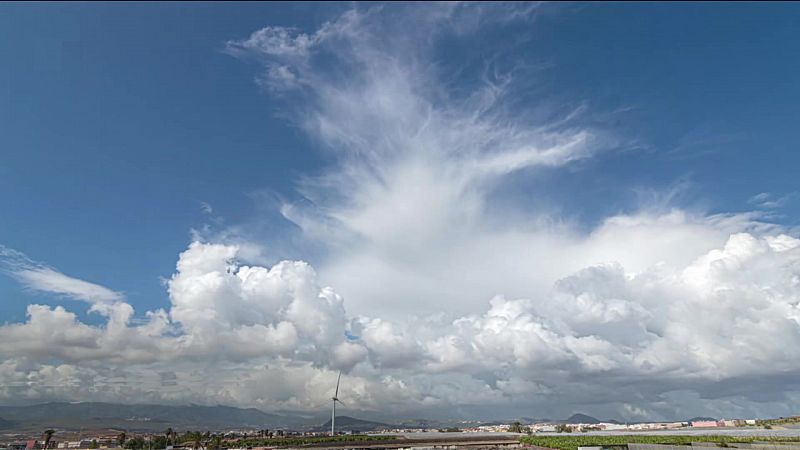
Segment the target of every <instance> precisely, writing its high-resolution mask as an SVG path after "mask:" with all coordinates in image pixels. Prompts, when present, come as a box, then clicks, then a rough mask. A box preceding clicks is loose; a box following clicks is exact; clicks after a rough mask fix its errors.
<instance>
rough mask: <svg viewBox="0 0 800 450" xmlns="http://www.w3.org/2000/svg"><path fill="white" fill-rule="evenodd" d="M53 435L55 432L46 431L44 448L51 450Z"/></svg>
mask: <svg viewBox="0 0 800 450" xmlns="http://www.w3.org/2000/svg"><path fill="white" fill-rule="evenodd" d="M53 433H55V430H44V448H45V449H48V448H50V439H52V438H53Z"/></svg>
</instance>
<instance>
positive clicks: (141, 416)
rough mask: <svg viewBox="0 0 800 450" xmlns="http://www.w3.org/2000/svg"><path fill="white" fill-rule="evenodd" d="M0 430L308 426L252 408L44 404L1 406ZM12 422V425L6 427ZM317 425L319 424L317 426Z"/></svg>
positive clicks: (294, 418)
mask: <svg viewBox="0 0 800 450" xmlns="http://www.w3.org/2000/svg"><path fill="white" fill-rule="evenodd" d="M0 417H8V418H13V422H12V421H11V420H10V419H5V420H3V421H0V428H6V429H9V428H13V429H19V430H27V429H42V428H46V427H52V428H62V429H68V430H78V429H81V428H84V429H102V428H115V429H122V430H131V431H163V430H164V429H166V428H167V427H173V428H180V429H183V430H186V429H212V430H214V429H224V428H256V429H261V428H296V427H299V426H308V425H310V424H309V420H308V419H306V418H303V417H299V416H289V415H286V416H284V415H278V414H269V413H265V412H263V411H261V410H258V409H255V408H248V409H243V408H234V407H231V406H201V405H186V406H167V405H122V404H114V403H43V404H38V405H31V406H0ZM9 422H11V423H9ZM317 423H318V422H317Z"/></svg>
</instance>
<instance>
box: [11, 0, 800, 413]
mask: <svg viewBox="0 0 800 450" xmlns="http://www.w3.org/2000/svg"><path fill="white" fill-rule="evenodd" d="M386 8H391V10H390V11H388V12H387V9H386ZM539 9H540V7H539V6H537V5H532V6H529V5H524V8H523V7H522V6H521V5H507V6H504V7H502V8H499V9H493V8H489V7H487V6H486V5H481V4H466V5H465V4H444V5H434V6H425V7H420V8H409V7H408V6H387V7H384V8H374V7H369V8H366V9H361V8H357V9H354V10H351V11H347V12H345V13H344V14H342V15H341V16H340V17H337V18H335V19H333V20H331V21H329V22H327V23H325V24H323V25H322V26H320V27H319V28H318V29H317V30H311V31H309V30H299V29H293V28H282V27H274V26H269V27H266V28H264V29H261V30H257V31H255V32H254V33H252V34H251V35H250V36H249V37H246V38H244V39H241V40H234V41H231V42H229V43H228V44H227V47H226V48H227V51H228V52H229V53H230V54H233V55H235V56H237V57H240V58H248V59H253V60H255V61H257V62H258V63H259V64H261V65H262V71H261V74H260V75H259V77H258V82H259V83H261V84H262V85H264V86H266V87H267V88H269V90H270V94H271V95H275V96H277V97H278V98H281V99H284V100H286V101H287V106H286V111H285V113H286V115H287V116H288V117H289V118H290V120H291V121H292V123H293V124H294V125H296V126H298V127H300V128H301V129H303V130H304V131H305V132H307V133H308V135H309V136H310V137H311V138H312V139H314V140H315V141H316V142H318V143H319V144H320V147H321V148H323V149H324V151H327V152H329V153H330V155H331V157H332V160H333V161H334V163H333V164H332V165H331V166H329V167H327V168H326V169H325V170H323V171H321V172H319V173H315V174H309V175H307V176H306V177H305V178H303V179H301V180H299V182H298V196H299V197H300V198H299V199H296V200H290V201H286V202H285V203H284V204H283V205H281V207H280V212H281V214H282V215H283V217H285V218H286V219H288V220H289V221H291V222H292V223H294V224H295V225H297V228H298V229H299V232H300V233H301V235H302V238H303V239H305V240H314V241H316V242H318V243H319V244H320V245H321V246H322V247H323V248H324V250H325V251H324V256H323V257H322V258H320V259H319V260H318V261H315V262H314V265H313V267H312V265H311V264H309V263H308V262H304V261H294V260H286V261H279V262H277V263H275V264H263V263H261V264H257V263H254V262H253V259H255V258H252V255H253V254H255V253H257V252H254V251H253V249H254V248H255V249H261V248H265V247H266V248H269V244H270V242H269V241H267V242H264V241H263V240H260V239H258V237H256V236H246V235H244V234H243V233H241V234H237V233H236V231H235V230H232V229H228V230H225V232H224V233H221V234H219V235H215V234H214V233H209V232H207V230H206V231H201V232H196V233H195V237H196V238H197V239H196V240H195V242H193V243H191V244H190V245H189V246H188V248H187V249H186V250H185V251H184V252H183V253H181V254H180V255H179V256H178V261H177V265H176V269H175V272H174V274H172V276H171V277H170V278H169V280H168V281H167V289H168V293H169V300H170V304H169V305H168V307H167V308H165V309H161V310H156V311H150V312H146V313H145V314H144V317H145V319H144V320H133V319H134V317H135V311H134V309H133V307H132V305H130V304H129V303H128V302H127V301H126V300H125V298H124V296H123V295H122V294H120V293H117V292H116V291H113V290H110V289H108V288H104V287H102V286H97V285H94V284H91V283H88V282H86V281H83V280H78V279H74V278H70V277H67V276H66V275H63V274H61V272H58V271H57V270H56V269H53V268H50V267H49V266H45V265H41V264H33V263H30V262H29V261H30V260H28V259H27V258H25V257H24V255H21V254H18V253H15V252H12V251H10V250H7V249H6V250H4V252H5V253H4V254H3V256H4V257H5V258H6V259H7V260H9V261H11V263H8V264H6V267H7V268H8V271H9V272H10V273H11V274H12V275H13V276H14V277H15V278H17V279H18V280H20V281H21V282H22V283H23V284H24V285H26V286H28V287H30V288H32V289H37V290H40V291H47V292H51V293H55V294H60V295H65V296H69V297H73V298H80V299H82V300H86V301H88V302H89V303H90V304H91V306H90V308H91V310H93V311H96V312H99V313H101V314H103V315H104V316H105V317H106V322H105V323H104V324H101V325H90V324H86V323H82V322H81V321H80V320H79V319H78V318H77V316H76V314H75V313H73V312H70V311H68V310H67V309H65V308H64V307H62V306H57V307H54V308H53V307H48V306H41V305H31V306H30V307H29V309H28V319H27V321H26V322H24V323H19V324H7V325H3V326H0V356H2V357H3V361H4V362H3V363H2V364H0V380H3V381H4V382H3V383H0V386H4V387H2V388H0V398H4V399H11V400H15V401H16V400H19V399H23V398H24V399H51V398H69V399H88V398H91V399H103V400H130V399H141V400H147V401H171V402H188V401H193V402H198V401H206V402H208V403H229V404H236V405H242V406H258V407H262V408H264V409H276V410H277V409H295V410H305V411H309V410H314V409H315V408H318V407H319V405H320V402H321V401H324V399H326V398H328V397H329V396H330V393H331V390H332V389H333V386H332V380H333V379H334V378H335V373H336V371H338V370H344V371H345V373H346V374H347V375H346V382H345V383H344V384H343V387H342V392H341V396H342V398H343V399H347V400H346V402H347V404H348V405H349V406H350V407H352V408H355V409H358V410H361V411H371V412H372V413H373V414H380V411H381V410H384V411H386V409H387V408H388V409H390V410H391V411H392V412H393V413H394V414H396V415H411V414H439V415H479V416H483V417H487V416H490V415H496V414H497V412H498V411H500V410H502V411H504V412H505V413H507V414H508V415H513V414H524V415H527V416H550V417H554V416H555V417H558V416H560V415H568V414H570V413H571V412H574V411H576V410H580V411H582V412H588V413H592V414H597V415H602V416H617V417H620V418H632V419H640V418H642V417H643V416H649V417H652V418H679V417H687V416H693V415H699V414H712V415H726V414H724V411H739V412H741V413H742V414H750V415H752V414H754V413H756V412H762V413H763V412H770V413H775V414H777V415H780V414H784V413H785V412H787V411H788V408H789V406H788V405H791V402H792V401H796V399H797V398H798V395H799V394H798V392H800V386H798V382H797V381H796V380H797V379H800V377H798V376H797V375H799V374H800V353H798V352H800V240H798V239H797V238H796V237H794V236H793V232H792V230H787V229H784V228H783V227H780V226H778V225H774V224H770V223H768V222H767V221H766V219H765V217H766V216H764V215H763V214H760V213H753V212H747V213H730V214H706V213H703V212H701V211H691V210H687V209H685V208H680V207H678V206H674V205H671V204H669V203H671V202H666V203H668V204H659V205H657V206H653V205H643V206H641V207H640V208H638V209H636V210H634V211H631V212H627V213H619V214H616V215H613V216H610V217H606V218H605V219H603V220H600V221H599V222H598V223H597V224H595V225H590V226H587V225H585V224H574V223H571V222H570V221H569V220H565V219H562V218H561V217H559V216H558V215H556V214H554V213H553V212H552V211H549V210H544V209H541V208H535V207H532V206H531V204H533V203H531V202H529V201H528V200H529V199H526V198H521V199H517V198H506V197H504V195H503V192H505V191H503V188H505V187H507V186H508V185H509V184H513V183H515V182H518V181H519V180H520V179H523V178H526V177H537V176H539V175H540V174H543V173H546V172H552V171H562V170H565V169H570V168H572V167H574V166H575V165H576V164H580V163H581V162H582V161H585V160H587V159H590V158H596V157H602V154H603V152H604V151H607V149H608V148H609V147H610V146H612V145H613V144H614V142H615V137H613V136H611V135H609V134H608V133H606V132H604V131H603V130H601V129H596V128H593V127H591V126H588V125H586V124H585V123H582V122H581V121H580V117H581V114H582V113H583V109H582V108H565V109H564V110H558V111H538V110H535V111H530V110H522V109H520V108H519V105H518V104H517V103H516V102H515V101H514V100H515V99H514V96H515V93H516V92H517V91H516V90H515V89H516V88H517V87H518V86H519V83H521V82H522V81H521V80H519V79H518V78H517V77H515V76H512V75H510V73H513V71H509V72H508V73H506V72H503V71H499V70H496V69H497V68H496V67H494V68H491V70H488V69H487V70H484V71H481V73H480V75H479V76H477V77H475V79H472V80H466V81H465V83H466V84H467V85H468V86H470V88H469V89H466V90H465V89H456V88H455V87H454V84H453V83H452V82H451V81H450V78H448V77H452V76H453V75H452V74H451V73H450V72H449V70H450V69H452V68H447V67H444V66H443V65H442V64H438V63H437V59H436V58H435V54H436V49H437V48H436V43H437V40H438V39H439V38H441V37H443V36H446V37H449V38H452V37H454V36H455V37H458V38H461V37H464V36H467V35H469V34H470V33H474V32H477V31H480V30H483V29H485V28H488V27H493V26H498V25H503V26H507V25H508V24H510V23H513V22H514V21H519V20H524V21H529V22H527V23H529V24H530V23H534V24H535V22H530V21H531V20H532V18H533V17H535V16H536V14H537V13H538V12H539ZM412 23H413V24H415V29H416V30H418V31H419V32H417V33H408V32H407V29H408V27H409V25H410V24H412ZM389 36H391V37H392V38H389ZM462 72H463V71H462ZM459 73H461V72H459ZM546 195H547V193H546V192H539V191H532V192H530V196H546ZM764 199H766V197H765V198H764ZM764 199H761V200H764ZM761 200H759V201H761ZM232 235H235V236H234V237H232ZM220 236H224V238H220ZM232 242H235V243H232ZM20 261H22V262H23V263H20ZM25 261H28V262H25ZM26 270H27V271H29V272H32V274H31V273H28V274H27V275H26V274H25V273H26V272H25V271H26ZM223 363H224V364H223ZM109 364H110V365H111V367H109ZM209 367H213V368H214V369H215V370H213V371H209V370H207V369H208V368H209ZM212 374H213V376H212ZM758 380H762V381H760V382H758ZM757 382H758V383H759V384H758V386H759V388H758V389H751V388H750V387H751V386H753V384H754V383H757ZM54 386H63V387H59V388H57V389H56V388H55V387H54ZM90 387H91V388H90ZM500 408H502V409H500ZM719 411H722V412H723V414H717V413H718V412H719Z"/></svg>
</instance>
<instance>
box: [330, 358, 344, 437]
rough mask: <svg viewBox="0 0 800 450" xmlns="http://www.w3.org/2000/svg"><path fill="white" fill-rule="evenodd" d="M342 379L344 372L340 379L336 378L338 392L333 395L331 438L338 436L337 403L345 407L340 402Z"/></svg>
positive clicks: (340, 372)
mask: <svg viewBox="0 0 800 450" xmlns="http://www.w3.org/2000/svg"><path fill="white" fill-rule="evenodd" d="M341 379H342V371H341V370H340V371H339V377H338V378H336V391H335V392H334V393H333V397H331V400H333V410H332V411H331V436H336V402H339V403H341V404H342V406H344V403H343V402H342V401H341V400H339V381H341Z"/></svg>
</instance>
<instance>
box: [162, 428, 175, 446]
mask: <svg viewBox="0 0 800 450" xmlns="http://www.w3.org/2000/svg"><path fill="white" fill-rule="evenodd" d="M172 433H174V431H172V427H169V428H167V429H166V430H164V436H166V438H167V445H169V437H170V436H172ZM173 445H174V444H173Z"/></svg>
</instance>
